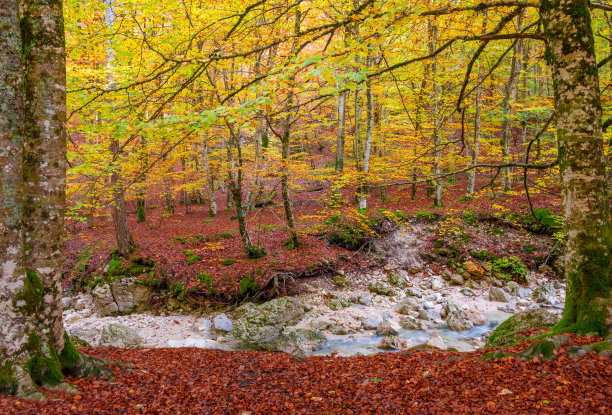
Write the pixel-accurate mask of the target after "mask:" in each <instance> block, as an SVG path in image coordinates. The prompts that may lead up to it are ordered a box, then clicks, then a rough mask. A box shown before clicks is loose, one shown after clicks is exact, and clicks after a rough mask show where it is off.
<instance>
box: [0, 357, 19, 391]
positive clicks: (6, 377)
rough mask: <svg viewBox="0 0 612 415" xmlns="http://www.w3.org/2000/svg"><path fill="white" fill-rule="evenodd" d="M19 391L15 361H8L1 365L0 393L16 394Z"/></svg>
mask: <svg viewBox="0 0 612 415" xmlns="http://www.w3.org/2000/svg"><path fill="white" fill-rule="evenodd" d="M16 391H17V381H16V380H15V368H14V367H13V363H11V362H8V363H7V364H5V365H0V394H2V395H14V394H15V392H16Z"/></svg>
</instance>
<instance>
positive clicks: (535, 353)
mask: <svg viewBox="0 0 612 415" xmlns="http://www.w3.org/2000/svg"><path fill="white" fill-rule="evenodd" d="M569 341H570V338H569V337H567V336H563V335H559V336H551V337H546V338H545V339H543V340H541V341H539V342H537V343H534V344H532V345H531V346H529V347H528V348H527V349H525V350H524V351H523V352H521V353H519V356H520V357H521V358H522V359H523V360H532V359H536V358H537V359H538V360H539V361H542V360H553V359H555V358H556V357H557V350H559V348H560V347H561V346H562V345H564V344H566V343H567V342H569Z"/></svg>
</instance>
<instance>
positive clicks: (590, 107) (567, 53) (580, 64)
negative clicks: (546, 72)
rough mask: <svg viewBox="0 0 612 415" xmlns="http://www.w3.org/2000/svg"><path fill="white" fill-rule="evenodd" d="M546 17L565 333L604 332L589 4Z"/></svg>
mask: <svg viewBox="0 0 612 415" xmlns="http://www.w3.org/2000/svg"><path fill="white" fill-rule="evenodd" d="M540 14H541V18H542V23H543V29H544V36H545V39H546V55H545V56H546V59H547V62H548V64H549V66H550V67H551V71H552V79H553V88H554V93H555V105H556V111H557V140H558V145H559V167H560V172H561V186H562V196H563V207H564V212H563V219H564V227H565V232H566V235H567V243H566V258H565V277H566V280H567V292H566V302H565V310H564V312H563V319H562V320H561V322H560V323H559V328H561V329H565V330H572V331H576V332H579V333H590V332H596V333H605V332H606V331H608V330H609V329H610V327H612V301H611V290H612V270H611V266H610V265H611V264H610V255H611V254H612V252H611V250H612V225H611V223H610V207H609V199H608V189H607V183H606V177H605V155H604V147H603V138H602V131H601V118H602V114H601V101H600V92H599V78H598V71H597V61H596V58H595V44H594V38H593V30H592V26H591V15H590V11H589V2H588V1H587V0H554V1H553V0H544V1H542V6H541V10H540Z"/></svg>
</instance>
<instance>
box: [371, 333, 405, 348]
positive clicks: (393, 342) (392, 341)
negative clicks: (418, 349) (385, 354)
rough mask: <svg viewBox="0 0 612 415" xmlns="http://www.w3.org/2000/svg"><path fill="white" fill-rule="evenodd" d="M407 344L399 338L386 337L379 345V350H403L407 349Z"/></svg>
mask: <svg viewBox="0 0 612 415" xmlns="http://www.w3.org/2000/svg"><path fill="white" fill-rule="evenodd" d="M406 344H407V342H406V341H404V340H402V339H400V338H399V337H397V336H393V335H391V336H385V337H383V338H382V340H381V341H380V343H379V344H378V348H379V349H383V350H402V349H405V348H406Z"/></svg>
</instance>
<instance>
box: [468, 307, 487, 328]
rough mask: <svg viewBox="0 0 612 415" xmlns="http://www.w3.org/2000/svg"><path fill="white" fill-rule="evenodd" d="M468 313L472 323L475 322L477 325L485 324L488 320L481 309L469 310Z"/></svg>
mask: <svg viewBox="0 0 612 415" xmlns="http://www.w3.org/2000/svg"><path fill="white" fill-rule="evenodd" d="M466 313H467V315H468V317H469V318H470V321H471V322H472V324H474V325H475V326H483V325H484V324H485V323H486V322H487V319H486V318H485V316H484V314H482V313H481V312H480V311H477V310H467V311H466Z"/></svg>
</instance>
